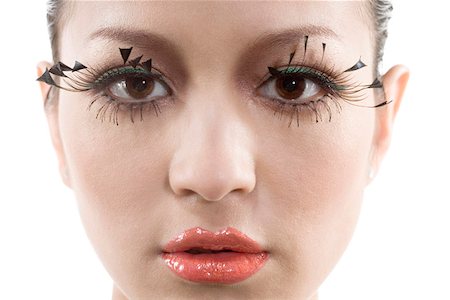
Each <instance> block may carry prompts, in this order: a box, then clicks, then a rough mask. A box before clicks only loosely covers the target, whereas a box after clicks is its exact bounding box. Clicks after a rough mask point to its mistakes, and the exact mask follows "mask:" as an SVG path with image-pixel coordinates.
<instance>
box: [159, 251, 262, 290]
mask: <svg viewBox="0 0 450 300" xmlns="http://www.w3.org/2000/svg"><path fill="white" fill-rule="evenodd" d="M162 258H163V259H164V262H165V263H166V265H167V266H168V267H169V268H170V269H171V270H172V271H173V272H174V273H175V274H176V275H178V276H179V277H181V278H183V279H186V280H189V281H193V282H203V283H208V282H212V283H225V284H232V283H237V282H240V281H243V280H245V279H247V278H249V277H250V276H252V275H253V274H255V273H256V272H258V271H259V270H260V269H261V268H262V267H263V265H264V264H265V262H266V261H267V259H268V258H269V255H268V254H267V253H266V252H260V253H239V252H219V253H214V254H213V253H202V254H190V253H187V252H175V253H163V254H162Z"/></svg>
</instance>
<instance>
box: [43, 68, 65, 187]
mask: <svg viewBox="0 0 450 300" xmlns="http://www.w3.org/2000/svg"><path fill="white" fill-rule="evenodd" d="M50 68H51V64H50V63H49V62H46V61H41V62H39V63H38V65H37V75H38V77H40V76H41V75H42V74H43V73H44V72H45V70H46V69H50ZM39 85H40V88H41V94H42V100H43V104H44V109H45V114H46V117H47V122H48V126H49V129H50V137H51V139H52V143H53V147H54V148H55V151H56V155H57V157H58V164H59V172H60V174H61V177H62V180H63V182H64V184H65V185H67V186H68V187H69V188H71V183H70V176H69V169H68V168H67V164H66V158H65V154H64V148H63V144H62V141H61V135H60V131H59V121H58V120H59V118H58V104H57V103H58V101H57V100H58V99H54V98H56V97H57V93H53V92H51V89H54V88H55V87H52V86H50V85H48V84H47V83H45V82H42V81H39Z"/></svg>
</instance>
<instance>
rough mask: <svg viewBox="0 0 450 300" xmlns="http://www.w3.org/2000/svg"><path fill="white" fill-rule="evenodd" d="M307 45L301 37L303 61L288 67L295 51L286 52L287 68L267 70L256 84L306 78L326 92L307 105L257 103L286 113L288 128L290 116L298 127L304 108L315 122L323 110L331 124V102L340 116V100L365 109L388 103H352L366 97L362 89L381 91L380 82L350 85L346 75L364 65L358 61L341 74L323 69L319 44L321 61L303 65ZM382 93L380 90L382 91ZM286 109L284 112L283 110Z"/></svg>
mask: <svg viewBox="0 0 450 300" xmlns="http://www.w3.org/2000/svg"><path fill="white" fill-rule="evenodd" d="M307 46H308V36H305V42H304V52H303V59H302V61H301V62H298V63H297V65H295V64H294V66H292V65H291V63H292V60H293V57H294V56H295V53H296V50H295V51H294V52H292V53H290V57H289V63H288V65H284V66H280V67H278V68H275V67H268V69H269V74H268V75H270V76H269V77H268V78H266V79H262V81H261V82H262V83H261V82H260V83H259V84H258V88H257V89H259V88H260V87H261V86H262V85H263V84H265V83H267V82H268V81H271V80H276V79H279V78H284V77H287V76H289V75H290V76H292V75H294V76H295V75H299V76H301V77H303V78H307V79H310V80H312V81H313V82H315V83H316V84H319V86H320V87H321V88H322V89H324V90H325V91H326V94H324V95H322V96H321V97H320V98H318V99H316V100H312V101H309V102H306V103H304V102H300V103H299V102H294V101H289V100H286V101H283V100H280V99H276V98H273V99H269V100H268V101H267V99H263V100H262V101H261V103H262V104H264V105H265V106H268V107H269V108H272V109H273V110H274V115H276V114H277V112H279V113H280V117H281V116H283V115H284V114H286V111H287V112H289V113H290V121H289V125H288V127H290V126H291V124H292V121H293V119H294V115H296V119H297V126H300V121H299V115H300V113H301V112H302V111H304V110H305V109H308V110H309V111H311V112H312V113H313V116H315V121H316V123H317V122H319V120H320V121H323V117H322V112H323V110H325V111H326V112H327V113H328V121H329V122H331V117H332V109H331V107H330V104H329V102H330V101H331V102H333V104H334V105H335V106H336V109H337V111H338V112H339V113H340V112H341V111H342V106H341V104H340V102H339V99H341V100H343V101H344V102H346V103H349V104H351V105H354V106H359V107H366V108H378V107H382V106H384V105H387V104H389V103H391V102H392V100H391V101H386V100H385V101H384V102H382V103H380V104H377V105H374V106H366V105H359V104H355V102H360V101H363V100H364V99H365V98H366V97H364V95H363V94H362V93H361V92H362V91H364V90H366V89H377V88H381V89H382V88H383V85H382V83H381V82H380V81H379V79H378V78H376V79H375V80H374V81H373V82H372V83H371V84H366V85H363V84H357V83H355V82H352V77H351V75H350V72H354V71H357V70H359V69H361V68H364V67H365V66H366V64H365V63H363V62H362V61H361V58H360V59H359V60H358V61H357V62H356V63H355V64H354V65H353V66H352V67H350V68H348V69H346V70H344V71H341V72H339V71H336V69H335V68H334V66H331V67H327V66H326V65H323V58H324V55H325V49H326V44H325V43H322V58H321V60H320V62H319V63H317V62H316V63H313V64H308V63H305V57H306V52H307ZM283 67H286V68H285V69H282V70H279V69H280V68H283ZM383 92H384V91H383ZM286 108H287V109H286Z"/></svg>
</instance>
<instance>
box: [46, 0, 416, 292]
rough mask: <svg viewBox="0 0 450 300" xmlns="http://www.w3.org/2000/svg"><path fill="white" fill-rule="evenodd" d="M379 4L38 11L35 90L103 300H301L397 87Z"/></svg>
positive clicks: (360, 179)
mask: <svg viewBox="0 0 450 300" xmlns="http://www.w3.org/2000/svg"><path fill="white" fill-rule="evenodd" d="M391 8H392V7H391V5H390V3H389V2H387V1H383V0H381V1H380V0H371V1H296V2H283V1H280V2H225V1H224V2H221V1H214V2H168V1H164V2H141V1H136V2H133V1H114V2H108V1H98V2H96V1H94V2H84V1H83V2H81V1H80V2H79V1H61V0H59V1H57V0H53V1H50V2H49V11H48V21H49V29H50V39H51V45H52V51H53V59H54V61H53V62H52V63H48V62H41V63H39V65H38V75H39V78H38V79H39V80H40V84H41V90H42V96H43V99H44V102H45V107H46V113H47V116H48V122H49V128H50V131H51V135H52V139H53V143H54V147H55V149H56V153H57V155H58V159H59V163H60V170H61V174H62V178H63V180H64V183H65V184H66V185H67V186H69V187H70V188H72V189H73V191H74V193H75V195H76V198H77V201H78V206H79V211H80V215H81V218H82V221H83V224H84V226H85V228H86V232H87V235H88V237H89V238H90V240H91V242H92V244H93V246H94V248H95V250H96V251H97V253H98V256H99V257H100V259H101V261H102V263H103V264H104V266H105V268H106V270H107V271H108V272H109V274H110V275H111V277H112V279H113V281H114V292H113V299H164V298H168V299H184V298H193V299H304V300H306V299H309V300H310V299H317V297H318V296H317V290H318V288H319V286H320V285H321V283H322V282H323V281H324V279H325V278H326V277H327V275H328V274H329V273H330V271H331V270H332V269H333V267H334V266H335V264H336V263H337V261H338V260H339V258H340V257H341V255H342V253H343V252H344V250H345V248H346V246H347V244H348V242H349V240H350V238H351V236H352V233H353V230H354V228H355V225H356V223H357V218H358V215H359V209H360V205H361V201H362V198H363V192H364V188H365V187H366V185H367V184H368V183H369V182H370V180H371V179H372V178H373V177H374V174H376V171H377V169H378V168H379V165H380V162H381V159H382V158H383V155H384V154H385V152H386V150H387V148H388V145H389V141H390V136H391V130H392V125H393V121H394V118H395V115H396V113H397V111H398V108H399V105H400V101H401V98H402V94H403V91H404V89H405V86H406V83H407V81H408V77H409V73H408V70H407V69H406V68H405V67H404V66H400V65H397V66H394V67H392V68H391V69H390V70H389V71H388V72H387V73H386V74H383V75H382V76H381V74H379V72H378V65H379V63H380V61H381V59H382V55H383V47H384V43H385V39H386V36H387V22H388V20H389V17H390V11H391Z"/></svg>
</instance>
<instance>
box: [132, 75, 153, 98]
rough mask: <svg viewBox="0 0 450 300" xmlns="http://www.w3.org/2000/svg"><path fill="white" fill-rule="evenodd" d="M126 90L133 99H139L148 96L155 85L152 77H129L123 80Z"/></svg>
mask: <svg viewBox="0 0 450 300" xmlns="http://www.w3.org/2000/svg"><path fill="white" fill-rule="evenodd" d="M125 84H126V86H127V92H128V94H130V96H131V97H133V98H135V99H141V98H145V97H146V96H148V95H149V94H150V93H151V92H152V90H153V87H154V86H155V83H154V81H153V80H152V79H148V78H145V77H131V78H127V79H126V80H125Z"/></svg>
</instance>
